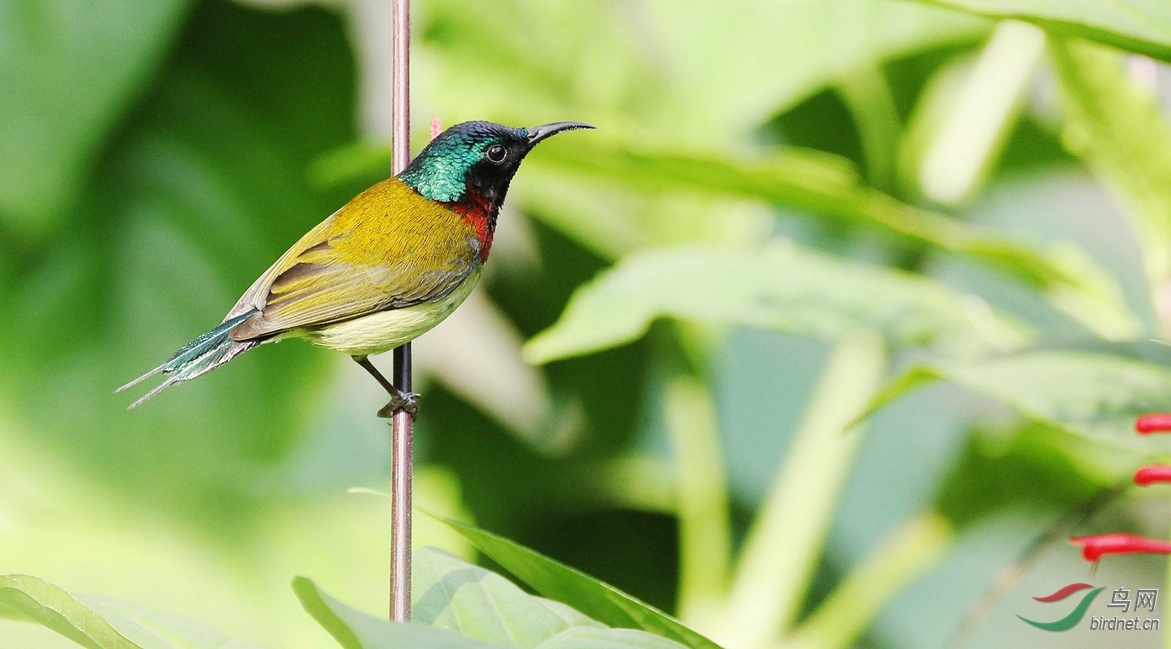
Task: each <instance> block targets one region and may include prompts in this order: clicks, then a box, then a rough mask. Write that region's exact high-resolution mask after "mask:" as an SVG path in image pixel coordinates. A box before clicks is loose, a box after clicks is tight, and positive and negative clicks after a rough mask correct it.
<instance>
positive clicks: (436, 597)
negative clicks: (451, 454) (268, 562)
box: [293, 548, 682, 649]
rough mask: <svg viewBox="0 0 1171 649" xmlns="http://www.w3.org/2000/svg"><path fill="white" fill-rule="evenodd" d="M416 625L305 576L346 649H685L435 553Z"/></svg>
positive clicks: (421, 588)
mask: <svg viewBox="0 0 1171 649" xmlns="http://www.w3.org/2000/svg"><path fill="white" fill-rule="evenodd" d="M414 569H415V571H416V572H415V574H416V575H418V574H419V572H420V571H421V572H422V573H423V574H422V576H421V577H416V578H415V579H414V580H413V582H414V583H413V584H412V589H413V590H414V598H415V603H414V611H413V613H412V621H411V623H410V624H400V623H394V622H388V621H385V620H380V619H377V618H375V617H372V616H369V615H367V614H365V613H362V612H359V611H356V610H354V609H352V608H350V607H348V606H346V605H345V604H342V603H341V602H338V601H337V600H335V599H333V598H332V597H330V596H329V595H328V594H326V593H325V592H324V591H322V590H321V589H320V588H318V587H317V586H316V585H315V584H314V583H313V582H312V581H310V580H308V579H305V578H304V577H298V578H297V579H296V580H294V582H293V589H294V591H296V593H297V597H299V598H300V599H301V603H302V605H303V606H304V607H305V610H306V611H308V612H309V614H310V615H312V616H313V618H314V619H316V620H317V621H318V622H319V623H320V624H321V625H322V626H323V627H324V628H325V629H326V630H327V631H328V632H329V633H330V634H331V635H332V636H333V637H334V638H335V639H336V640H337V641H338V642H339V643H340V644H341V645H342V647H343V649H392V648H395V647H403V646H408V647H421V648H424V649H426V648H430V647H436V648H439V647H452V648H454V649H487V648H490V647H519V648H524V649H546V648H547V649H553V648H557V649H565V648H575V649H615V648H623V647H629V648H630V649H681V647H682V645H680V644H678V643H676V642H672V641H670V640H668V639H666V638H662V637H660V636H656V635H653V634H650V633H645V632H643V631H636V630H630V629H610V628H606V627H605V626H603V625H602V624H600V623H598V622H596V621H594V620H592V619H590V618H588V617H586V616H585V615H582V614H581V613H579V612H577V611H575V610H573V609H571V608H569V607H568V606H566V605H564V604H561V603H559V602H553V601H549V600H545V599H541V598H540V597H534V596H532V595H529V594H527V593H525V592H524V591H522V590H521V589H520V588H517V587H516V585H514V584H512V583H511V582H509V581H508V580H507V579H505V578H503V577H501V576H500V575H497V574H495V573H493V572H491V571H488V570H485V569H484V568H480V567H478V566H474V565H472V564H470V563H467V562H466V561H463V560H461V559H459V558H457V557H454V556H452V555H450V554H447V553H446V552H443V551H442V550H437V549H435V548H421V549H419V550H417V551H416V553H415V566H414Z"/></svg>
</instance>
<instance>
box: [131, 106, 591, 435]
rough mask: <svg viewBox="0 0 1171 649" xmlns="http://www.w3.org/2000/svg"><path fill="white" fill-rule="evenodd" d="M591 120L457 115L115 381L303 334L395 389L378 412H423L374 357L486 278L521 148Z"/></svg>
mask: <svg viewBox="0 0 1171 649" xmlns="http://www.w3.org/2000/svg"><path fill="white" fill-rule="evenodd" d="M580 128H594V127H593V126H590V125H589V124H583V123H581V122H554V123H552V124H545V125H543V126H537V127H535V128H510V127H508V126H503V125H501V124H496V123H493V122H464V123H462V124H456V125H455V126H452V127H451V128H449V129H447V130H446V131H444V132H443V133H441V134H440V135H439V136H438V137H436V138H435V139H433V140H432V141H431V143H430V144H428V145H427V147H426V148H424V149H423V150H422V151H421V152H420V153H419V155H418V156H416V157H415V159H414V160H412V161H411V163H410V164H409V165H408V166H407V168H406V169H404V170H403V171H402V172H401V173H399V174H398V176H396V177H392V178H388V179H387V180H384V181H382V182H380V183H378V184H376V185H374V186H373V187H370V188H369V189H367V190H366V191H364V192H362V193H361V194H358V195H357V196H356V197H354V198H353V199H352V200H351V201H350V202H348V203H346V204H345V205H344V206H342V208H341V209H339V210H338V211H336V212H334V213H333V214H331V215H330V216H329V218H327V219H325V220H324V221H322V222H321V223H320V224H318V225H317V227H315V228H313V229H312V230H310V231H309V232H308V233H307V234H306V235H305V236H303V237H301V239H300V241H298V242H297V243H295V244H293V247H291V248H289V249H288V251H286V252H285V254H283V255H281V257H280V259H277V261H276V263H274V264H273V265H272V266H270V267H269V269H268V270H266V271H265V272H264V274H262V275H261V276H260V277H259V278H258V279H257V280H256V281H255V282H253V283H252V286H250V287H249V288H248V290H247V291H245V292H244V295H243V296H241V297H240V299H239V301H237V302H236V306H234V307H232V310H231V311H228V315H227V316H225V317H224V320H223V322H222V323H220V325H219V326H218V327H216V328H215V329H212V330H211V331H209V332H207V333H205V334H203V335H202V336H200V337H198V338H196V339H195V340H193V341H191V342H190V343H188V344H187V346H185V347H183V348H182V349H180V350H179V351H177V352H175V354H174V355H172V356H171V358H170V359H169V360H167V362H165V363H163V364H162V365H159V366H158V367H156V368H154V369H153V370H151V371H149V372H147V373H146V374H143V375H142V376H140V377H138V378H137V379H134V380H133V381H131V382H130V383H127V384H126V385H124V386H122V387H120V388H118V390H117V392H121V391H122V390H125V389H127V388H129V387H132V386H134V385H137V384H138V383H140V382H142V381H144V380H146V379H147V378H149V377H151V376H154V375H155V374H159V373H162V374H163V375H165V376H166V380H164V381H163V382H162V383H161V384H160V385H159V386H158V387H156V388H154V389H153V390H151V391H150V392H148V393H147V394H146V396H144V397H142V398H141V399H139V400H138V401H135V402H134V403H133V404H131V405H130V407H131V408H134V407H136V406H138V405H140V404H142V402H144V401H146V400H147V399H149V398H151V397H153V396H154V395H156V394H158V393H159V392H160V391H162V390H164V389H166V388H168V387H170V386H172V385H175V384H176V383H182V382H184V381H190V380H191V379H193V378H195V377H197V376H201V375H203V374H206V373H208V372H210V371H212V370H214V369H215V368H217V367H219V366H221V365H223V364H224V363H227V362H228V361H230V360H232V359H233V358H235V357H237V356H239V355H240V354H242V353H244V352H246V351H248V350H249V349H252V348H253V347H255V346H257V345H260V344H263V343H267V342H275V341H278V340H283V339H285V338H305V339H307V340H309V341H310V342H312V343H314V344H317V345H320V346H322V347H326V348H329V349H334V350H337V351H340V352H344V353H346V354H349V355H350V356H351V357H352V358H353V359H354V360H355V361H357V363H358V364H359V365H361V366H362V367H363V368H364V369H365V370H366V371H367V372H369V373H370V374H371V376H373V377H374V378H375V380H377V381H378V383H379V384H381V385H382V387H383V388H385V389H386V391H387V393H389V394H390V402H389V403H387V404H386V406H385V407H384V408H382V410H380V411H379V412H378V415H379V416H380V417H390V416H392V415H393V414H394V413H395V412H396V411H398V410H405V411H406V412H409V413H411V414H412V415H414V414H416V413H417V412H418V405H417V403H416V400H415V399H416V397H417V396H418V395H416V394H413V393H408V392H404V391H402V390H399V389H398V388H396V387H395V386H394V385H393V384H392V383H391V382H390V381H388V380H386V378H385V377H384V376H382V374H381V373H379V371H378V369H377V368H376V367H374V365H373V364H372V363H371V362H370V360H369V358H368V357H369V356H370V355H371V354H380V353H382V352H385V351H388V350H390V349H393V348H395V347H398V346H399V345H402V344H404V343H407V342H410V341H411V340H414V339H415V338H417V337H418V336H420V335H422V334H423V333H425V332H427V331H428V330H430V329H431V328H432V327H434V326H435V325H437V324H439V323H440V322H441V321H443V319H444V318H446V317H447V316H448V315H450V314H451V312H452V311H454V310H455V308H456V307H458V306H459V305H460V303H461V302H463V301H464V298H466V297H467V296H468V294H469V293H471V292H472V289H473V288H474V287H475V285H476V281H477V280H479V278H480V272H481V270H483V267H484V262H486V261H487V260H488V252H489V251H490V250H491V249H492V235H493V233H495V231H496V218H497V216H498V215H499V214H500V206H501V205H502V204H503V203H504V195H505V194H506V193H507V192H508V184H509V183H510V182H511V181H512V177H513V176H514V175H515V174H516V170H517V169H518V168H519V167H520V163H521V161H522V160H524V157H525V156H526V155H528V153H529V151H532V149H533V147H534V146H536V145H537V143H539V142H540V141H542V140H544V139H546V138H548V137H550V136H552V135H556V134H558V133H562V132H564V131H569V130H573V129H580Z"/></svg>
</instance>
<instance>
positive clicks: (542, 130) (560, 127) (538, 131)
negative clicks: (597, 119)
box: [525, 122, 596, 148]
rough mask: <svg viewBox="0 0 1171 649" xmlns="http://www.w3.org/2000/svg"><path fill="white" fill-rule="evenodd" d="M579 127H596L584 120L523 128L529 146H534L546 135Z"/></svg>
mask: <svg viewBox="0 0 1171 649" xmlns="http://www.w3.org/2000/svg"><path fill="white" fill-rule="evenodd" d="M579 128H596V127H595V126H592V125H590V124H586V123H584V122H553V123H552V124H542V125H540V126H534V127H532V128H529V129H525V130H526V131H528V134H529V147H530V148H531V147H533V146H536V144H537V142H540V141H541V140H543V139H545V138H547V137H550V136H553V135H557V134H558V133H561V132H563V131H573V130H576V129H579Z"/></svg>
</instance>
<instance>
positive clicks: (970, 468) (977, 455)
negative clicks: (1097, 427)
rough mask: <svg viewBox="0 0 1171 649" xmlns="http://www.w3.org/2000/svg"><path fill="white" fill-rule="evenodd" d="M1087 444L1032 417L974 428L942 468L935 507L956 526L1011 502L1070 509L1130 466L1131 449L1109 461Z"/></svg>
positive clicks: (1013, 503) (1119, 475)
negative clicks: (1006, 427) (997, 427)
mask: <svg viewBox="0 0 1171 649" xmlns="http://www.w3.org/2000/svg"><path fill="white" fill-rule="evenodd" d="M1079 442H1080V444H1079ZM1086 446H1087V444H1086V443H1085V442H1084V440H1080V439H1078V438H1072V437H1070V436H1069V435H1068V434H1066V433H1065V432H1064V431H1061V430H1057V429H1054V428H1050V427H1049V426H1047V425H1045V424H1039V423H1036V422H1029V423H1026V424H1024V425H1023V426H1020V427H1018V428H1016V429H1014V430H1010V431H989V430H977V431H975V432H974V433H973V434H972V435H971V436H970V437H969V438H968V442H967V445H966V446H965V447H964V449H963V450H962V451H961V452H960V454H959V456H958V457H957V458H956V461H955V464H954V466H952V468H951V469H950V470H949V471H948V472H947V473H946V478H945V479H944V481H943V484H941V485H940V487H939V492H938V494H937V495H936V497H935V503H936V504H935V508H936V510H937V511H938V512H939V513H941V514H943V515H944V516H946V517H947V519H948V521H949V522H950V523H951V525H952V526H954V527H955V528H956V529H963V528H965V527H967V526H970V525H972V524H973V523H975V522H978V521H979V520H981V519H982V518H983V517H984V516H987V515H988V514H991V513H994V512H997V511H1003V510H1004V509H1007V508H1009V507H1020V506H1027V505H1033V506H1040V507H1044V508H1046V509H1049V510H1051V511H1056V512H1067V511H1070V510H1072V509H1074V508H1075V507H1077V506H1079V505H1081V504H1082V503H1084V502H1086V501H1088V500H1089V499H1090V498H1092V497H1094V496H1095V495H1096V494H1098V493H1099V492H1100V491H1101V490H1103V489H1106V488H1109V487H1111V486H1113V485H1114V484H1117V482H1118V481H1119V479H1121V478H1123V477H1124V475H1125V473H1126V472H1127V470H1129V469H1132V468H1133V466H1134V458H1133V456H1130V455H1129V454H1127V455H1126V456H1125V459H1124V460H1123V461H1121V462H1114V463H1111V462H1108V461H1107V460H1109V459H1113V456H1112V455H1111V454H1110V453H1108V452H1107V451H1106V450H1105V449H1103V448H1101V447H1100V446H1097V445H1095V446H1094V447H1093V448H1092V449H1089V448H1083V447H1086ZM1107 456H1110V457H1107Z"/></svg>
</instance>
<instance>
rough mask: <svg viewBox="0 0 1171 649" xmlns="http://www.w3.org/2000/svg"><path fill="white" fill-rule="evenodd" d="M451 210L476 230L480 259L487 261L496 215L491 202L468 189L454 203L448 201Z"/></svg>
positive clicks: (494, 229)
mask: <svg viewBox="0 0 1171 649" xmlns="http://www.w3.org/2000/svg"><path fill="white" fill-rule="evenodd" d="M450 206H451V209H452V211H454V212H455V213H456V214H459V215H460V216H462V217H464V222H465V223H467V224H468V225H470V226H472V228H473V229H475V231H476V239H477V240H479V242H480V261H482V262H484V261H488V252H489V251H490V250H491V249H492V234H493V233H495V232H496V216H495V215H494V214H493V213H492V204H491V203H490V202H489V201H488V199H486V198H484V197H483V196H481V195H480V194H479V193H477V192H474V191H469V192H468V193H467V194H465V195H464V197H463V198H462V199H460V200H459V201H458V202H456V203H450Z"/></svg>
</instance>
